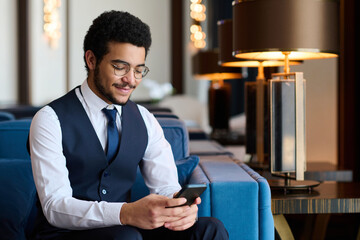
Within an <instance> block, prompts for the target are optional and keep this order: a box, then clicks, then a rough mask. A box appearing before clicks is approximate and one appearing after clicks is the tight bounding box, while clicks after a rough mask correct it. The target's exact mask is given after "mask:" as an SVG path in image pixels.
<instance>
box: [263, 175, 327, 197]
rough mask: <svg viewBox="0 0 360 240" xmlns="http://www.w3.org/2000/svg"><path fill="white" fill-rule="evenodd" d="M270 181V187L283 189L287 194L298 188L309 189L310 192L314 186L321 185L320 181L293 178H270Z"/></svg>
mask: <svg viewBox="0 0 360 240" xmlns="http://www.w3.org/2000/svg"><path fill="white" fill-rule="evenodd" d="M268 183H269V185H270V188H271V189H273V190H283V191H284V194H287V193H288V192H289V191H294V190H295V191H297V190H307V191H308V192H309V193H310V192H311V191H312V189H313V188H314V187H317V186H319V185H320V182H318V181H313V180H303V181H299V180H293V179H288V178H286V179H269V180H268Z"/></svg>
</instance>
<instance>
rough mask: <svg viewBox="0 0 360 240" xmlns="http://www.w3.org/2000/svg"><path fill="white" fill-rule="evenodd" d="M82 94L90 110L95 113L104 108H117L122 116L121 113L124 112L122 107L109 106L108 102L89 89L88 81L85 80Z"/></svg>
mask: <svg viewBox="0 0 360 240" xmlns="http://www.w3.org/2000/svg"><path fill="white" fill-rule="evenodd" d="M81 93H82V96H83V98H84V100H85V102H86V104H87V105H88V107H89V108H90V110H91V111H95V112H99V111H101V110H102V109H103V108H110V109H112V108H114V107H115V108H116V110H117V111H118V113H119V114H120V116H121V111H122V107H121V105H117V104H110V105H109V104H108V103H107V102H105V101H104V100H102V99H101V98H99V97H98V96H97V95H96V94H95V93H94V92H93V91H92V90H91V89H90V87H89V85H88V82H87V80H85V81H84V82H83V84H81Z"/></svg>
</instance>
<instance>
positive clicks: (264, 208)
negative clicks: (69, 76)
mask: <svg viewBox="0 0 360 240" xmlns="http://www.w3.org/2000/svg"><path fill="white" fill-rule="evenodd" d="M158 121H159V122H160V125H161V126H162V128H163V130H164V134H165V137H166V138H167V140H168V141H169V142H170V144H171V146H172V150H173V154H174V158H175V161H176V163H177V166H178V172H179V176H182V178H184V179H182V181H184V182H189V183H206V184H207V185H208V188H207V190H206V191H205V192H204V193H203V194H202V196H201V198H202V203H201V205H200V206H199V216H213V217H217V218H218V219H220V220H221V221H223V223H224V224H225V227H226V228H227V229H228V231H229V235H230V239H234V240H237V239H274V224H273V219H272V214H271V206H270V199H271V198H270V189H269V186H268V184H267V182H266V180H265V179H264V178H262V177H261V176H260V175H258V174H257V173H256V172H254V171H253V170H252V169H250V168H249V167H248V166H247V165H245V164H243V163H241V162H239V161H235V160H234V159H232V158H231V156H228V155H225V156H201V159H200V163H199V164H198V165H196V164H197V163H198V158H197V157H196V156H191V157H189V146H188V144H189V143H188V133H187V131H186V129H185V126H184V123H183V122H182V121H181V120H179V119H176V118H159V119H158ZM30 122H31V120H30V119H28V120H14V121H6V122H0V181H1V182H2V184H1V185H0V194H1V196H3V198H2V199H1V200H0V209H1V211H0V236H1V237H2V239H26V237H27V236H28V234H29V232H30V231H31V229H32V224H33V220H34V216H35V213H36V206H35V199H36V190H35V186H34V183H33V179H32V172H31V163H30V158H29V155H28V154H27V150H26V140H27V136H28V132H29V127H30ZM194 168H195V169H194ZM192 170H193V171H192ZM147 193H148V190H147V188H146V186H145V184H144V183H143V180H142V177H141V174H140V172H139V174H138V177H137V182H136V184H135V186H134V188H133V190H132V199H133V200H136V199H138V198H140V197H141V196H144V195H146V194H147Z"/></svg>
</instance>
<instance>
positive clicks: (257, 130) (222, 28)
mask: <svg viewBox="0 0 360 240" xmlns="http://www.w3.org/2000/svg"><path fill="white" fill-rule="evenodd" d="M217 24H218V40H219V65H221V66H223V67H257V68H258V75H257V76H256V82H250V81H247V82H245V116H246V140H245V145H246V153H248V154H256V160H254V159H253V158H251V162H250V163H251V167H254V168H258V167H259V168H264V167H268V166H267V164H266V163H265V155H268V153H269V150H268V145H269V144H268V143H269V140H268V139H269V134H268V132H269V127H268V125H269V111H268V110H269V107H268V104H269V101H268V91H267V88H268V83H267V81H266V79H265V76H264V67H279V66H284V61H278V60H266V61H258V60H247V59H239V58H235V57H234V56H233V55H232V44H233V43H232V40H233V34H232V31H233V29H232V28H233V20H232V19H225V20H220V21H218V23H217ZM244 37H246V35H245V36H244ZM301 63H302V61H290V62H289V64H290V65H299V64H301Z"/></svg>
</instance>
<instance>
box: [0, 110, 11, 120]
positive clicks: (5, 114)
mask: <svg viewBox="0 0 360 240" xmlns="http://www.w3.org/2000/svg"><path fill="white" fill-rule="evenodd" d="M14 119H15V116H14V114H12V113H9V112H2V111H0V122H1V121H9V120H14Z"/></svg>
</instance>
